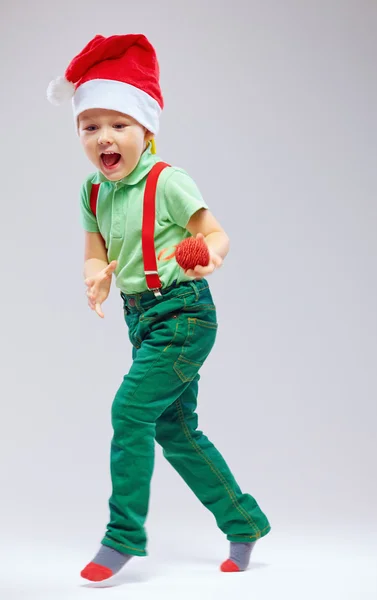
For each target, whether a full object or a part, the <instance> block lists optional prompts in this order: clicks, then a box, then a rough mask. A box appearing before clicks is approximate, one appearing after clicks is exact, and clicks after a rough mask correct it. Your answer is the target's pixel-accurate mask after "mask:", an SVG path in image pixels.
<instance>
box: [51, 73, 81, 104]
mask: <svg viewBox="0 0 377 600" xmlns="http://www.w3.org/2000/svg"><path fill="white" fill-rule="evenodd" d="M74 93H75V86H74V84H73V83H71V82H70V81H68V79H66V78H65V77H62V76H60V77H57V78H56V79H54V80H53V81H51V82H50V84H49V86H48V88H47V99H48V100H49V102H51V104H55V106H60V104H63V103H64V102H67V101H68V100H69V99H70V98H72V96H73V94H74Z"/></svg>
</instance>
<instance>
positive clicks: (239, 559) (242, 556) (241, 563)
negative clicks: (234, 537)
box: [229, 542, 256, 571]
mask: <svg viewBox="0 0 377 600" xmlns="http://www.w3.org/2000/svg"><path fill="white" fill-rule="evenodd" d="M255 544H256V542H251V543H249V544H239V543H236V542H231V543H230V555H229V559H230V560H231V561H232V562H234V563H235V564H236V565H237V567H238V568H239V569H240V571H246V569H247V567H248V566H249V562H250V556H251V551H252V549H253V548H254V546H255Z"/></svg>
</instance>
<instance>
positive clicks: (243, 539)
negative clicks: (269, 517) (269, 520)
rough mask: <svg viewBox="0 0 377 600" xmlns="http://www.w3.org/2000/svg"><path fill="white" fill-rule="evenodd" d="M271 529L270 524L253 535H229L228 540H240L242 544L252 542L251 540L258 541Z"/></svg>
mask: <svg viewBox="0 0 377 600" xmlns="http://www.w3.org/2000/svg"><path fill="white" fill-rule="evenodd" d="M270 531H271V526H270V525H268V526H267V527H265V528H264V529H262V530H261V531H259V532H258V533H254V534H252V535H227V540H228V541H229V542H236V543H237V542H238V543H240V544H250V543H251V542H256V541H257V540H259V539H260V538H262V537H264V536H265V535H267V534H268V533H269V532H270Z"/></svg>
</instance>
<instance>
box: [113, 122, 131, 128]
mask: <svg viewBox="0 0 377 600" xmlns="http://www.w3.org/2000/svg"><path fill="white" fill-rule="evenodd" d="M113 127H114V129H125V128H126V127H128V125H126V124H125V123H116V124H115V125H113Z"/></svg>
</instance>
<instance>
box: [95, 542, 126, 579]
mask: <svg viewBox="0 0 377 600" xmlns="http://www.w3.org/2000/svg"><path fill="white" fill-rule="evenodd" d="M130 558H132V556H131V555H130V554H123V553H122V552H118V550H114V549H113V548H109V547H108V546H101V548H100V549H99V551H98V552H97V554H96V556H95V557H94V558H93V560H92V563H95V564H96V565H102V566H103V567H107V568H108V569H111V571H112V572H113V575H115V573H118V571H120V570H121V568H122V567H124V565H125V564H126V563H127V562H128V561H129V560H130Z"/></svg>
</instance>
